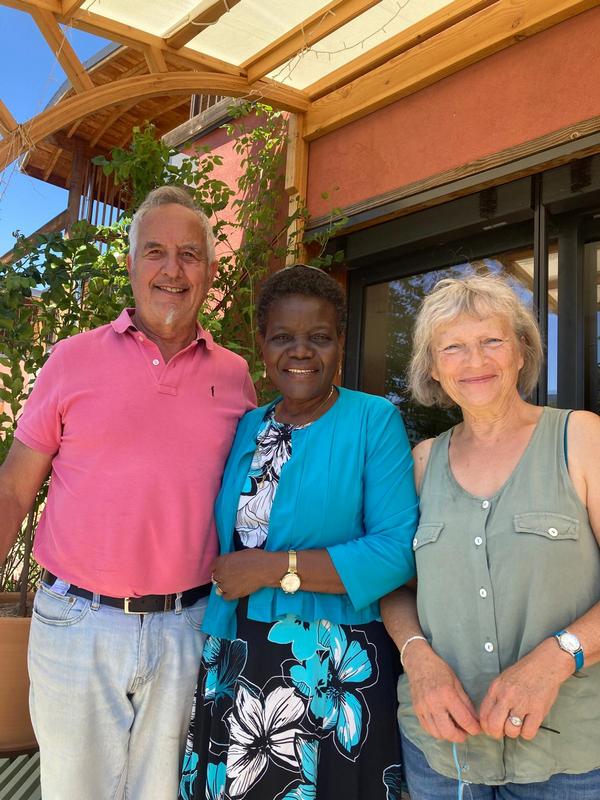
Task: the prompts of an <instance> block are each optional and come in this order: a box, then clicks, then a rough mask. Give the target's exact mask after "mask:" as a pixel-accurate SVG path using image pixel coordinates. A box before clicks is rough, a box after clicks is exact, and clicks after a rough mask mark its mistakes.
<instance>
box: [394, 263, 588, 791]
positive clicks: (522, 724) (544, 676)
mask: <svg viewBox="0 0 600 800" xmlns="http://www.w3.org/2000/svg"><path fill="white" fill-rule="evenodd" d="M542 358H543V355H542V345H541V341H540V335H539V332H538V329H537V325H536V322H535V320H534V318H533V316H532V315H531V313H530V312H529V311H528V309H527V308H525V306H524V305H523V304H522V303H521V302H520V300H519V298H518V297H517V296H516V294H515V293H514V291H513V290H512V289H511V287H510V286H509V285H508V284H507V283H506V282H505V281H503V280H501V279H500V278H497V277H494V276H491V275H487V276H481V275H472V276H469V277H466V278H463V279H459V280H455V279H450V280H443V281H440V282H439V283H438V284H437V286H436V287H435V289H434V291H433V292H432V293H431V294H430V295H429V296H428V297H427V298H426V299H425V301H424V303H423V306H422V309H421V311H420V313H419V316H418V318H417V321H416V327H415V336H414V351H413V360H412V364H411V375H410V382H411V388H412V392H413V395H414V397H415V399H416V400H417V401H418V402H420V403H422V404H424V405H439V406H446V407H448V406H451V405H456V406H458V407H459V408H460V409H461V411H462V415H463V422H462V423H461V424H459V425H457V426H455V427H454V428H453V429H451V430H450V431H447V432H446V433H444V434H442V435H441V436H439V437H438V438H437V439H435V440H428V441H425V442H421V443H420V444H419V445H418V446H417V447H416V448H415V450H414V456H415V471H416V475H415V477H416V481H417V486H418V487H419V493H420V513H421V517H420V524H419V528H418V530H417V533H416V535H415V538H414V541H413V549H414V553H415V559H416V564H417V577H418V587H417V588H416V591H415V590H414V589H412V590H411V589H408V588H406V587H405V588H403V589H400V590H398V591H396V592H394V593H393V594H392V595H389V596H388V597H387V598H385V599H384V600H383V601H382V615H383V618H384V621H385V623H386V626H387V628H388V631H389V632H390V634H391V635H392V637H393V638H394V640H395V642H396V644H397V646H398V648H399V650H400V654H401V660H402V662H403V666H404V670H405V673H404V675H403V676H402V677H401V679H400V683H399V687H398V696H399V721H400V727H401V730H402V734H403V742H404V760H405V767H406V774H407V781H408V786H409V790H410V793H411V798H412V800H454V798H457V797H458V798H460V797H462V796H463V791H464V792H465V794H464V797H465V798H467V797H469V798H473V800H493V798H498V799H500V798H511V799H512V800H524V799H525V798H531V800H593V799H594V798H595V799H596V800H597V799H598V798H600V663H599V662H600V547H599V542H600V468H599V467H600V463H599V457H598V454H599V453H600V419H599V418H598V417H597V416H596V415H595V414H591V413H588V412H585V411H574V412H572V413H570V412H568V411H562V410H558V409H552V408H539V407H536V406H534V405H532V404H531V403H528V402H527V401H526V400H524V399H523V397H527V396H529V395H530V394H531V392H532V391H533V389H534V387H535V385H536V383H537V379H538V373H539V368H540V364H541V362H542ZM567 423H568V426H567ZM466 786H468V791H466V790H465V787H466Z"/></svg>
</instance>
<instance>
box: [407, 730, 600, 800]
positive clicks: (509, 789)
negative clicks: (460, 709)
mask: <svg viewBox="0 0 600 800" xmlns="http://www.w3.org/2000/svg"><path fill="white" fill-rule="evenodd" d="M402 756H403V760H404V769H405V772H406V782H407V784H408V791H409V793H410V797H411V800H457V799H458V798H459V796H460V793H459V787H458V781H457V780H453V779H452V778H446V777H445V776H444V775H440V773H439V772H436V771H435V770H433V769H432V768H431V767H430V766H429V764H428V763H427V759H426V758H425V756H424V755H423V753H422V752H421V751H420V750H419V748H418V747H415V745H414V744H412V743H411V742H409V741H408V739H407V738H406V737H405V736H403V737H402ZM462 800H600V769H595V770H593V771H592V772H585V773H583V774H582V775H566V774H562V773H561V774H558V775H553V776H552V777H551V778H550V779H549V780H547V781H542V782H541V783H505V784H504V785H503V786H485V785H484V784H482V783H470V784H465V785H464V787H463V792H462Z"/></svg>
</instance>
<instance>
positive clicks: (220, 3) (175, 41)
mask: <svg viewBox="0 0 600 800" xmlns="http://www.w3.org/2000/svg"><path fill="white" fill-rule="evenodd" d="M239 2H240V0H226V2H224V0H213V2H212V3H211V4H210V5H209V6H205V7H204V9H203V10H202V11H200V12H199V13H195V12H194V10H192V11H191V12H190V13H189V14H187V15H186V16H185V18H184V19H182V20H179V21H178V22H176V23H175V25H173V31H174V32H173V33H170V34H168V35H167V36H166V37H165V39H166V42H167V45H168V46H169V47H174V48H175V49H176V50H179V48H181V47H183V46H184V45H186V44H187V43H188V42H191V41H192V39H194V38H195V37H196V36H198V34H199V33H202V31H203V30H204V29H205V28H206V26H207V25H214V23H215V22H217V21H218V20H219V19H221V17H222V16H223V15H224V14H226V13H227V12H228V11H230V10H231V9H232V8H233V7H234V6H236V5H237V4H238V3H239Z"/></svg>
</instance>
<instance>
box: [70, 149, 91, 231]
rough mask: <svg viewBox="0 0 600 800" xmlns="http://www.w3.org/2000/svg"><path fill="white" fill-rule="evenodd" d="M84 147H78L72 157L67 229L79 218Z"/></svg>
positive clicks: (83, 169) (84, 159) (84, 161)
mask: <svg viewBox="0 0 600 800" xmlns="http://www.w3.org/2000/svg"><path fill="white" fill-rule="evenodd" d="M86 161H87V159H86V157H85V151H84V148H83V147H76V148H75V149H74V151H73V156H72V158H71V175H70V177H69V186H68V189H69V200H68V203H67V230H69V229H70V228H71V227H72V226H73V225H74V224H75V223H76V222H77V221H78V220H79V208H80V206H81V196H82V194H83V177H84V172H85V167H86Z"/></svg>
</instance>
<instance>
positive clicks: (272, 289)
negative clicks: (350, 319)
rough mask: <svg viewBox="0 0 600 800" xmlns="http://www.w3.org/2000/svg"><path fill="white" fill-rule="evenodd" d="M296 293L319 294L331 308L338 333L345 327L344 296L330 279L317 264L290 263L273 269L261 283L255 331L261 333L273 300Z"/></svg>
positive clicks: (340, 289) (264, 331)
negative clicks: (273, 271) (275, 270)
mask: <svg viewBox="0 0 600 800" xmlns="http://www.w3.org/2000/svg"><path fill="white" fill-rule="evenodd" d="M292 294H299V295H302V296H303V297H320V298H322V299H323V300H327V301H328V302H329V303H331V305H332V306H333V308H334V310H335V320H336V323H335V324H336V330H337V334H338V336H341V334H342V333H344V331H345V330H346V295H345V294H344V290H343V289H342V287H341V286H340V285H339V284H338V283H337V282H336V281H334V279H333V278H332V277H331V276H330V275H328V274H327V273H326V272H323V270H322V269H319V268H318V267H308V266H306V264H293V265H292V266H291V267H286V268H285V269H282V270H280V271H279V272H275V273H274V274H273V275H271V276H270V277H269V278H267V280H266V281H265V282H264V284H263V286H262V289H261V292H260V296H259V298H258V303H257V307H256V317H257V322H258V331H259V333H260V334H261V336H264V335H265V333H266V330H267V321H268V318H269V312H270V310H271V307H272V306H273V304H274V303H276V302H277V301H278V300H281V298H283V297H289V295H292Z"/></svg>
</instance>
